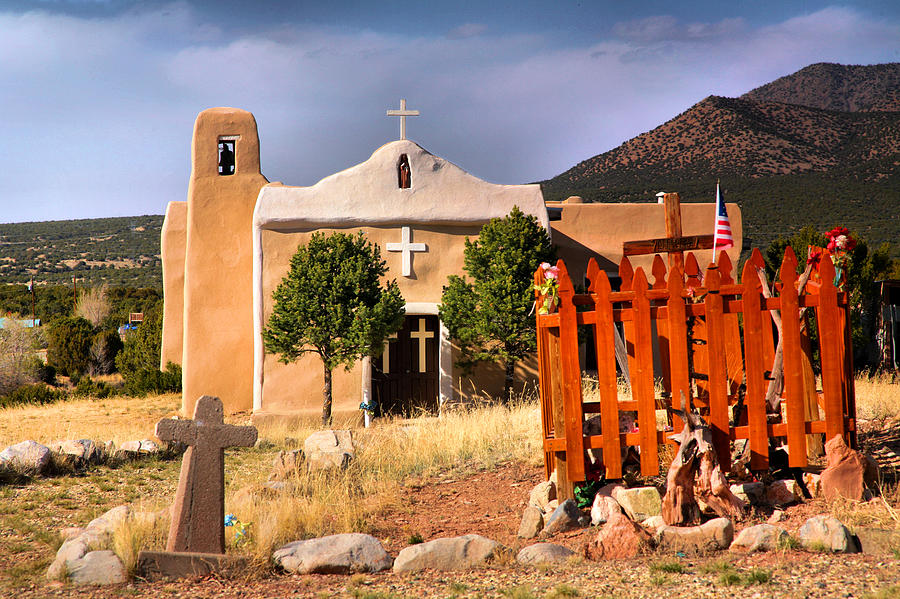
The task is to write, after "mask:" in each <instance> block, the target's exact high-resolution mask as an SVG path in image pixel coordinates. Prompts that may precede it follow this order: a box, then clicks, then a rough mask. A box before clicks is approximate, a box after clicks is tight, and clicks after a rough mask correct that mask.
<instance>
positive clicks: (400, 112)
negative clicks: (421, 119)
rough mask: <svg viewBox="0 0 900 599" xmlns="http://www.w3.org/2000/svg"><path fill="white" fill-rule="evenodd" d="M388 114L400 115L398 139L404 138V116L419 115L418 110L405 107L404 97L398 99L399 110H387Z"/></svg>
mask: <svg viewBox="0 0 900 599" xmlns="http://www.w3.org/2000/svg"><path fill="white" fill-rule="evenodd" d="M387 115H388V116H399V117H400V139H406V117H408V116H419V111H418V110H407V109H406V99H405V98H401V99H400V110H388V111H387Z"/></svg>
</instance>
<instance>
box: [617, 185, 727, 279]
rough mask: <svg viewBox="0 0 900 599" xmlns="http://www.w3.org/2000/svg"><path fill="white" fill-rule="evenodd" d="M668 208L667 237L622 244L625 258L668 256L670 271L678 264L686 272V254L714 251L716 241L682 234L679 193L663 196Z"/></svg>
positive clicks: (710, 236) (709, 237) (707, 237)
mask: <svg viewBox="0 0 900 599" xmlns="http://www.w3.org/2000/svg"><path fill="white" fill-rule="evenodd" d="M663 203H664V204H665V206H666V236H665V237H660V238H658V239H643V240H641V241H626V242H625V243H623V244H622V254H623V255H625V256H641V255H645V254H668V255H669V270H670V271H671V270H672V267H673V266H675V265H676V264H677V265H678V266H679V267H680V268H681V272H684V252H689V251H693V250H708V249H712V247H713V244H714V243H715V239H714V236H713V235H689V236H687V237H685V236H684V235H682V233H681V198H680V196H679V195H678V194H677V193H667V194H665V195H664V196H663Z"/></svg>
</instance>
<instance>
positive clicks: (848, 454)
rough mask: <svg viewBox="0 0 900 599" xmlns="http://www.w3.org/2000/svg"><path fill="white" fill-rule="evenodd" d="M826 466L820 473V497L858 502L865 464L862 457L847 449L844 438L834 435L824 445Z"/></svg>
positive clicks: (861, 491)
mask: <svg viewBox="0 0 900 599" xmlns="http://www.w3.org/2000/svg"><path fill="white" fill-rule="evenodd" d="M825 455H826V457H827V459H828V466H827V467H826V468H825V470H824V471H823V472H822V478H821V481H822V495H823V496H824V497H825V499H836V498H838V497H844V498H846V499H853V500H855V501H859V500H861V499H862V498H863V490H864V489H865V485H863V476H864V474H865V472H866V462H865V460H864V459H863V457H862V455H861V454H860V453H859V452H858V451H856V450H854V449H850V448H849V447H847V444H846V443H844V438H843V437H841V436H840V435H835V436H834V437H832V438H831V439H830V440H829V441H828V442H827V443H826V444H825Z"/></svg>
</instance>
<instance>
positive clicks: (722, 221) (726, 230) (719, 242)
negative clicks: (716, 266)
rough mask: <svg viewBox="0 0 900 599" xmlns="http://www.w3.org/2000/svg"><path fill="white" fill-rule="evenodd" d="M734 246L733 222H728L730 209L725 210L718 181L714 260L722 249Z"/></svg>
mask: <svg viewBox="0 0 900 599" xmlns="http://www.w3.org/2000/svg"><path fill="white" fill-rule="evenodd" d="M733 247H734V238H732V237H731V223H730V222H728V211H727V210H725V202H723V201H722V192H720V191H719V183H718V182H716V232H715V236H714V238H713V262H715V261H716V255H717V254H718V253H719V252H720V251H721V250H727V249H729V248H733Z"/></svg>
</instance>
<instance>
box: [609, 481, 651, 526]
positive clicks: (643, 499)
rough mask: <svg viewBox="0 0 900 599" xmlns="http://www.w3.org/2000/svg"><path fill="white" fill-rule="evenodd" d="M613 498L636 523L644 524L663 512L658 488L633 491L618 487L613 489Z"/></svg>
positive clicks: (634, 489) (635, 489) (638, 488)
mask: <svg viewBox="0 0 900 599" xmlns="http://www.w3.org/2000/svg"><path fill="white" fill-rule="evenodd" d="M612 496H613V498H614V499H615V500H616V501H617V502H618V503H619V505H620V506H622V509H623V510H625V513H626V514H628V517H629V518H631V519H632V520H634V521H635V522H643V521H644V520H646V519H647V518H649V517H650V516H658V515H660V513H661V512H662V498H661V497H660V496H659V491H657V490H656V487H635V488H633V489H626V488H625V487H618V488H616V489H613V491H612Z"/></svg>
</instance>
